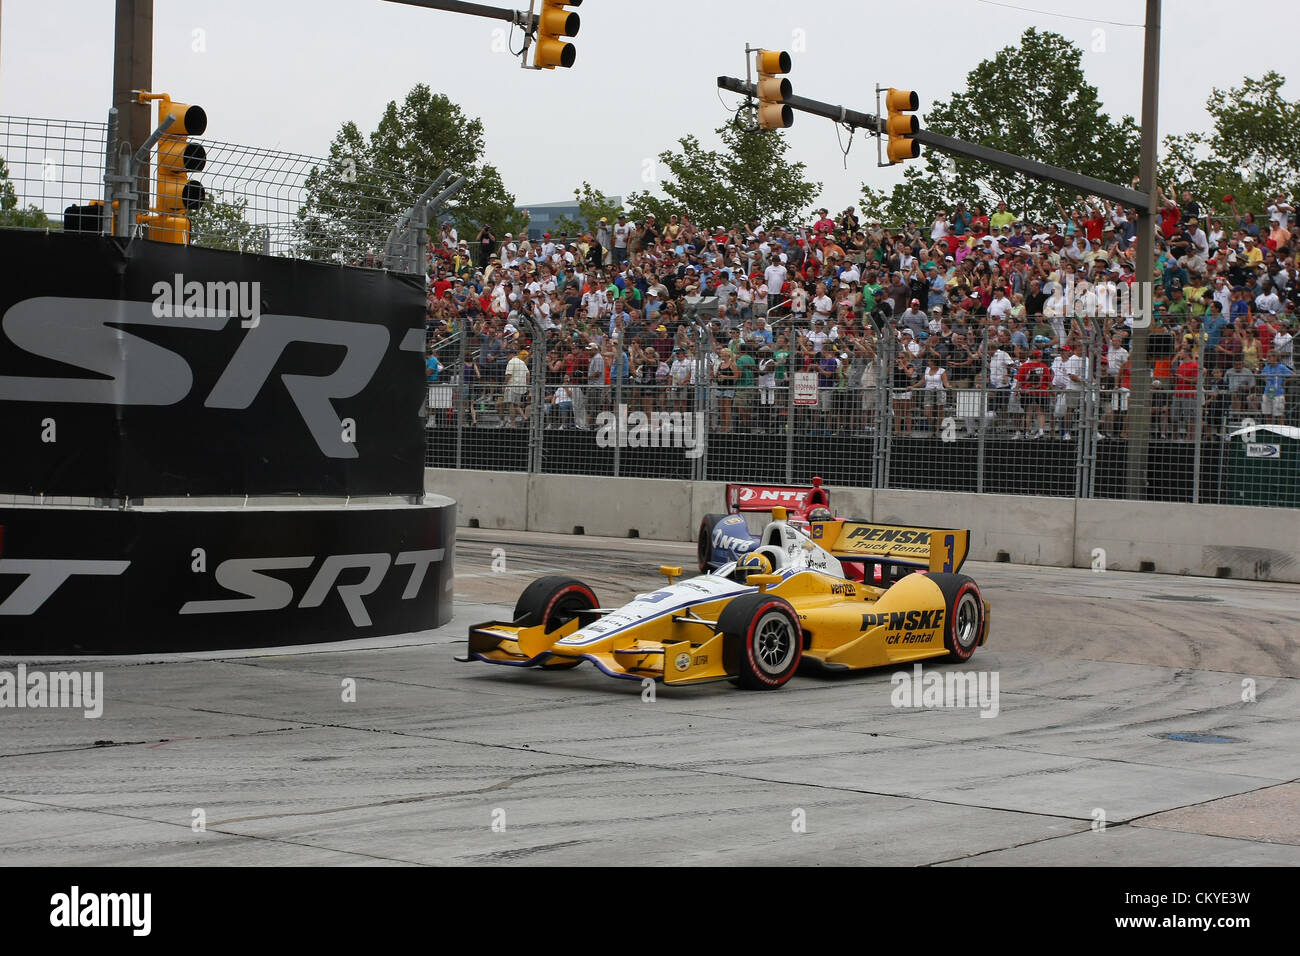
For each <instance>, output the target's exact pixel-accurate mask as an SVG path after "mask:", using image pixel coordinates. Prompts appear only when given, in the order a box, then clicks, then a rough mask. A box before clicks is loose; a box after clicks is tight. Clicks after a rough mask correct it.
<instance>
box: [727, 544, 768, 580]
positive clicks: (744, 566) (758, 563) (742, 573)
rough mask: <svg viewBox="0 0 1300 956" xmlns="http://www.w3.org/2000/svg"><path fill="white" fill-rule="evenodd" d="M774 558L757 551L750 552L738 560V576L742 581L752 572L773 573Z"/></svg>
mask: <svg viewBox="0 0 1300 956" xmlns="http://www.w3.org/2000/svg"><path fill="white" fill-rule="evenodd" d="M771 573H772V560H771V558H769V557H768V556H767V555H765V554H760V553H759V552H757V551H753V552H750V553H749V554H747V555H745V556H744V557H743V558H741V559H740V560H739V561H737V562H736V577H738V578H740V579H741V580H742V581H743V580H745V579H746V578H748V577H749V576H750V575H751V574H771Z"/></svg>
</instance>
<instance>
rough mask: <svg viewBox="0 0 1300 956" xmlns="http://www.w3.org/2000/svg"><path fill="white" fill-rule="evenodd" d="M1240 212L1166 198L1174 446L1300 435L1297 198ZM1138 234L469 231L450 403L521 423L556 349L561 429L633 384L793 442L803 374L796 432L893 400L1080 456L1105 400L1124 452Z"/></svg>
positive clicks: (1110, 431)
mask: <svg viewBox="0 0 1300 956" xmlns="http://www.w3.org/2000/svg"><path fill="white" fill-rule="evenodd" d="M1224 198H1225V201H1226V202H1225V211H1224V212H1223V213H1217V212H1216V213H1212V214H1207V213H1206V211H1205V210H1204V209H1203V208H1202V206H1201V204H1200V203H1199V202H1198V201H1197V200H1196V199H1195V198H1194V197H1193V196H1191V195H1190V194H1189V193H1187V192H1183V193H1182V194H1181V196H1180V197H1179V196H1176V195H1175V193H1174V191H1173V190H1169V191H1168V192H1165V193H1162V196H1161V208H1160V214H1159V220H1158V231H1157V237H1156V243H1155V261H1154V262H1153V263H1152V264H1151V270H1150V275H1151V276H1152V278H1153V293H1154V294H1153V301H1152V303H1151V307H1152V312H1153V315H1154V320H1153V325H1152V328H1151V330H1150V338H1149V355H1148V358H1149V365H1150V371H1149V372H1147V373H1146V374H1149V375H1151V376H1152V391H1151V395H1152V399H1151V401H1152V420H1153V422H1154V423H1155V429H1154V430H1155V433H1156V434H1157V435H1163V436H1166V437H1169V438H1175V439H1178V438H1181V439H1187V438H1191V437H1193V435H1194V434H1195V432H1196V428H1195V425H1196V423H1197V422H1198V421H1199V422H1200V423H1201V425H1202V426H1203V428H1204V431H1203V432H1202V434H1211V433H1215V434H1223V433H1224V432H1225V431H1226V430H1227V429H1229V428H1230V427H1231V426H1232V423H1233V422H1234V420H1239V419H1241V418H1243V417H1246V416H1249V417H1253V418H1256V419H1258V420H1260V421H1264V422H1270V421H1271V422H1274V423H1279V424H1281V423H1286V424H1295V422H1296V406H1297V403H1296V402H1295V401H1294V400H1292V401H1291V402H1290V403H1289V404H1288V402H1287V399H1286V395H1287V393H1288V390H1289V389H1294V387H1295V381H1296V380H1295V379H1294V378H1292V377H1291V373H1292V370H1293V369H1294V348H1293V336H1294V334H1295V329H1296V323H1297V318H1296V316H1297V305H1298V303H1300V282H1298V281H1297V273H1296V260H1295V254H1294V250H1295V245H1296V244H1295V241H1294V239H1293V231H1294V228H1295V226H1294V221H1295V210H1294V209H1293V208H1292V206H1291V205H1290V203H1289V202H1288V201H1287V200H1286V198H1285V197H1284V196H1282V195H1280V194H1279V195H1277V196H1276V197H1275V198H1274V199H1273V201H1272V202H1271V203H1269V205H1268V207H1267V211H1266V213H1261V220H1264V219H1265V218H1266V221H1259V222H1257V221H1256V218H1255V216H1254V215H1253V214H1252V213H1250V212H1246V213H1244V214H1239V213H1238V210H1237V208H1236V205H1235V203H1234V202H1233V201H1232V199H1231V197H1224ZM1136 228H1137V216H1136V214H1135V212H1134V211H1133V210H1132V209H1126V208H1124V207H1122V206H1118V205H1115V204H1111V203H1105V202H1101V201H1099V200H1088V201H1084V202H1081V203H1080V204H1079V205H1077V206H1076V207H1075V208H1072V209H1066V208H1062V207H1058V216H1056V217H1053V218H1052V220H1051V221H1032V222H1028V221H1023V220H1021V219H1019V218H1017V216H1016V215H1015V214H1014V213H1013V212H1011V211H1010V210H1009V209H1008V206H1007V204H1006V203H998V205H997V207H996V208H995V209H993V210H992V212H991V213H990V212H988V211H986V210H985V209H984V208H983V207H981V206H979V205H972V206H971V207H970V208H968V207H967V206H966V205H965V204H964V203H962V202H957V203H955V204H954V205H953V206H952V207H951V208H949V209H943V210H939V211H938V212H937V213H936V214H935V216H934V218H933V220H932V221H931V222H929V223H912V222H909V223H905V224H903V225H902V226H901V227H888V228H887V227H886V226H884V225H882V224H881V223H880V222H878V221H875V220H870V221H863V220H862V219H861V218H859V216H858V215H857V212H856V210H855V209H854V208H852V207H850V208H848V209H845V210H844V211H843V212H841V213H839V214H838V215H836V216H831V215H830V213H829V211H828V210H826V209H821V210H819V211H818V213H817V215H816V216H815V217H814V218H813V221H812V222H808V223H801V224H798V225H784V224H772V223H762V222H758V221H752V222H747V223H744V224H732V225H729V226H727V225H722V226H712V227H709V228H705V227H703V226H701V225H698V224H696V223H694V222H692V221H691V220H690V219H689V218H688V217H687V216H685V215H681V216H672V217H670V219H669V221H668V222H662V223H661V222H659V221H657V220H656V217H654V216H646V217H645V218H644V219H642V220H638V221H633V220H631V219H630V218H629V217H627V216H619V217H617V218H616V219H615V221H613V222H610V221H608V220H607V219H603V218H602V219H601V220H600V221H599V222H598V223H596V224H594V228H593V230H592V231H590V232H584V233H577V234H564V233H557V234H554V235H553V234H551V233H546V234H544V235H543V236H541V237H540V238H539V239H535V240H533V239H529V238H528V237H527V236H524V235H519V236H514V235H511V234H510V233H506V234H505V235H504V236H502V237H500V238H498V237H497V236H495V235H494V234H493V233H492V231H491V230H490V229H488V228H484V229H482V230H481V231H480V232H479V233H478V234H477V235H476V236H474V237H473V238H472V239H467V238H464V237H461V236H458V235H457V233H456V231H455V229H454V228H452V227H451V226H450V225H449V224H446V225H443V226H442V227H441V228H440V230H439V235H438V236H436V237H433V238H431V239H430V241H429V245H428V253H429V273H428V332H429V340H430V352H429V377H430V382H431V383H432V382H439V383H450V382H454V383H457V384H461V385H463V386H466V387H464V388H462V389H460V390H459V394H460V395H461V396H462V399H463V400H464V406H463V407H464V410H465V413H466V421H467V422H469V423H471V424H475V425H479V426H484V427H487V426H497V427H509V426H511V425H512V424H522V423H523V422H524V420H525V419H526V416H527V414H528V411H529V402H530V400H531V398H532V395H533V389H532V388H531V386H532V385H533V384H535V383H533V382H531V381H530V374H531V369H530V365H531V363H530V361H529V359H530V351H532V352H535V351H536V349H537V348H539V347H540V348H542V349H543V355H544V375H545V382H544V388H543V389H542V390H541V395H542V400H543V401H544V402H545V404H546V406H547V415H546V420H547V422H548V427H556V428H565V427H584V426H585V427H591V424H592V415H593V413H595V412H599V411H601V410H605V409H608V408H610V406H611V402H612V397H611V396H612V393H613V392H614V390H615V389H616V388H618V387H619V386H620V385H621V394H622V396H623V401H624V402H625V403H626V404H628V405H629V406H630V407H632V408H640V409H643V410H645V411H647V412H650V411H668V412H672V411H682V412H685V411H691V410H695V409H696V408H698V407H699V403H700V401H701V399H700V396H701V395H702V394H705V389H703V388H701V386H705V387H707V399H705V401H706V402H707V408H708V411H709V414H710V425H709V427H710V428H711V429H712V430H714V431H721V432H728V431H763V430H772V429H776V428H779V427H782V426H783V424H784V421H785V415H786V408H787V402H786V392H785V391H784V389H786V388H787V387H788V386H789V385H790V383H791V375H792V373H795V372H813V373H815V374H816V376H817V385H818V404H817V406H816V408H815V409H810V410H807V411H803V410H801V412H800V414H803V415H805V416H806V419H805V421H803V422H802V423H796V424H797V427H807V428H809V429H810V430H814V431H824V432H827V433H841V434H848V435H853V434H866V433H869V432H870V431H871V430H872V429H875V428H877V427H890V426H887V425H885V424H884V423H883V421H882V419H881V412H882V403H881V400H880V396H881V394H882V393H886V394H888V396H889V399H888V404H889V407H890V408H891V409H892V412H893V415H892V416H891V418H892V428H893V430H894V432H895V434H899V435H926V434H928V435H934V436H938V435H940V433H941V431H942V430H943V428H944V426H945V424H946V427H947V428H948V430H949V431H951V430H952V429H953V427H954V426H955V427H956V429H957V432H958V435H968V434H969V435H973V434H975V433H976V431H977V429H978V428H979V427H981V425H980V420H981V419H983V420H984V422H985V424H986V425H987V426H988V427H992V428H994V429H996V432H997V433H1000V434H1003V435H1005V436H1006V437H1010V438H1024V439H1028V440H1033V439H1039V438H1044V437H1055V438H1058V439H1067V440H1068V439H1069V438H1071V437H1072V435H1073V434H1077V433H1078V429H1079V427H1080V422H1081V421H1082V419H1081V417H1080V416H1081V411H1082V409H1083V407H1084V404H1085V401H1087V399H1085V397H1084V396H1085V394H1097V389H1098V388H1099V389H1100V393H1099V394H1100V403H1099V404H1100V407H1099V408H1097V409H1096V410H1095V412H1094V414H1093V416H1092V417H1091V418H1090V419H1089V420H1090V421H1093V422H1095V426H1089V427H1097V429H1098V434H1099V436H1101V437H1107V436H1108V435H1114V436H1120V437H1122V436H1124V435H1125V434H1126V427H1127V422H1126V413H1127V410H1128V396H1129V389H1130V387H1131V375H1132V371H1131V369H1130V367H1129V341H1130V338H1131V334H1132V324H1133V320H1132V313H1133V299H1132V297H1131V294H1130V293H1131V290H1132V288H1133V283H1134V282H1135V281H1137V279H1138V278H1139V272H1140V271H1143V270H1139V268H1138V264H1137V263H1136V261H1135V260H1136V247H1137V243H1136ZM701 303H707V304H708V309H707V312H706V313H705V315H706V317H705V318H704V319H703V320H700V319H698V308H699V306H700V305H701ZM457 333H464V335H465V345H464V355H465V358H464V365H463V367H458V366H459V365H460V356H461V354H462V352H461V345H460V342H459V341H458V336H457ZM535 337H541V338H543V339H544V342H534V341H533V340H534V338H535ZM972 390H979V391H972ZM1198 408H1199V410H1200V412H1201V415H1200V416H1198ZM948 437H951V435H949V436H948Z"/></svg>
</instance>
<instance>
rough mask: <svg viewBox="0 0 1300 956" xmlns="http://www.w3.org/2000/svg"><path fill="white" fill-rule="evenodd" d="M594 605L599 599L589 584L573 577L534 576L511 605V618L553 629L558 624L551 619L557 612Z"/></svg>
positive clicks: (528, 624)
mask: <svg viewBox="0 0 1300 956" xmlns="http://www.w3.org/2000/svg"><path fill="white" fill-rule="evenodd" d="M595 607H600V602H599V601H598V600H597V598H596V592H595V591H593V590H592V589H591V588H590V587H588V586H587V585H585V584H583V583H582V582H581V581H579V580H577V579H575V578H569V577H564V576H563V575H558V574H553V575H548V576H547V577H544V578H538V579H537V580H536V581H534V582H533V583H532V584H530V585H528V587H526V588H524V592H523V594H521V595H519V600H518V602H517V603H516V604H515V616H514V620H515V621H517V622H519V623H520V624H521V625H522V626H524V627H536V626H537V625H539V624H545V625H546V629H547V630H548V631H553V630H555V629H556V628H557V627H559V626H560V624H561V623H562V622H560V621H557V620H554V618H555V617H556V616H557V614H562V613H563V612H564V611H566V610H569V609H574V610H576V609H579V608H595ZM569 616H570V617H571V616H572V615H571V614H570V615H569Z"/></svg>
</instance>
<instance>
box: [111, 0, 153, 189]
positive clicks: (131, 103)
mask: <svg viewBox="0 0 1300 956" xmlns="http://www.w3.org/2000/svg"><path fill="white" fill-rule="evenodd" d="M151 89H153V0H117V13H116V15H115V18H114V23H113V106H114V107H116V109H117V123H118V127H117V129H118V134H117V135H118V138H119V139H120V140H123V141H125V142H127V143H130V144H131V147H132V148H133V149H134V148H135V147H138V146H139V145H140V144H141V143H143V142H144V141H145V139H146V138H147V137H148V136H149V134H150V133H151V132H153V123H152V122H151V121H150V116H149V113H150V105H149V104H148V103H141V102H140V101H139V100H138V99H137V98H136V95H135V93H134V92H133V91H134V90H151ZM109 146H110V148H111V147H112V144H111V143H110V144H109ZM141 172H142V174H143V178H144V180H145V181H146V182H147V181H148V176H149V167H148V164H147V163H146V164H145V165H144V166H143V167H142V169H141Z"/></svg>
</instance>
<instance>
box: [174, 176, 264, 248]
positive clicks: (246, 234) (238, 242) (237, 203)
mask: <svg viewBox="0 0 1300 956" xmlns="http://www.w3.org/2000/svg"><path fill="white" fill-rule="evenodd" d="M247 209H248V200H247V199H244V198H243V197H236V198H235V199H233V200H232V201H230V202H226V201H225V200H223V199H222V198H221V193H219V192H216V191H215V190H214V191H212V192H209V193H208V198H207V202H205V203H204V204H203V206H202V208H200V209H199V210H198V211H197V212H194V213H191V214H190V243H191V245H195V246H203V247H204V248H207V249H227V250H230V251H231V252H260V251H261V249H262V234H261V230H260V229H259V228H258V227H257V226H255V225H253V224H252V223H251V222H248V221H247V219H245V218H244V214H245V212H246V211H247Z"/></svg>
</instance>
